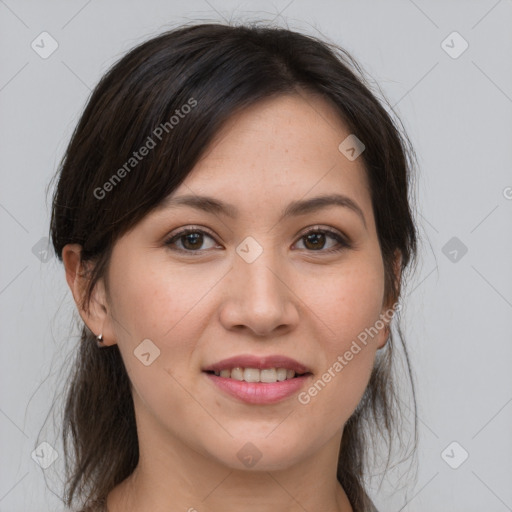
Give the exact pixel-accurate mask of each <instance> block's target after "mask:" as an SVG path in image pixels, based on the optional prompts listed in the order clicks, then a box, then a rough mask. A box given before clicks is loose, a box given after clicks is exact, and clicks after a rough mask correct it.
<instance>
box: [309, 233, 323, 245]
mask: <svg viewBox="0 0 512 512" xmlns="http://www.w3.org/2000/svg"><path fill="white" fill-rule="evenodd" d="M323 237H325V235H324V233H310V234H309V235H306V245H307V243H308V242H309V241H310V240H311V239H312V240H313V242H314V244H316V245H313V249H318V247H319V246H320V247H321V246H323V243H321V244H318V241H319V240H320V241H322V242H323Z"/></svg>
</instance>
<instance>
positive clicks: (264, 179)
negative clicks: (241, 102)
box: [159, 95, 371, 222]
mask: <svg viewBox="0 0 512 512" xmlns="http://www.w3.org/2000/svg"><path fill="white" fill-rule="evenodd" d="M349 135H350V131H349V130H348V129H347V127H346V126H345V125H344V123H343V121H342V120H341V118H340V117H339V115H338V113H337V111H336V110H335V107H334V106H333V105H332V104H331V103H329V102H327V101H325V100H324V99H323V98H321V97H319V96H318V95H293V96H291V95H290V96H279V97H275V98H270V99H266V100H264V101H262V102H259V103H257V104H255V105H253V106H251V107H249V108H246V109H244V110H242V111H240V112H238V113H237V114H235V115H233V116H232V117H231V118H230V119H229V120H228V121H227V122H226V123H225V124H224V126H223V127H222V129H221V130H220V131H219V132H218V133H217V135H216V136H215V138H214V139H213V141H212V143H211V144H210V145H209V147H208V149H207V150H206V151H205V153H204V154H203V156H202V158H201V159H200V160H199V161H198V162H197V164H196V165H195V167H194V168H193V170H192V171H191V172H190V174H189V175H188V176H187V178H186V179H185V180H184V182H183V183H182V184H181V185H180V186H179V187H178V188H177V189H176V190H175V191H174V192H173V193H172V194H171V196H170V197H168V198H167V200H166V201H164V202H163V203H162V204H161V206H160V208H167V207H169V205H170V204H171V202H172V200H173V199H175V198H180V197H181V198H183V196H189V199H191V198H190V196H192V197H193V196H194V195H196V196H208V197H210V198H214V199H218V200H220V201H222V202H227V203H230V204H233V205H234V206H235V208H232V210H234V211H236V215H232V217H233V218H234V217H241V216H246V217H247V218H250V219H252V218H254V215H255V212H257V213H258V214H261V215H263V214H264V212H270V214H273V212H274V211H275V214H276V215H281V216H282V215H283V213H285V208H286V207H287V206H290V205H292V203H297V201H299V200H303V201H304V200H307V199H311V198H314V197H318V196H321V195H322V196H325V195H331V196H334V195H338V196H339V195H343V196H344V197H345V198H347V199H348V201H347V202H348V203H350V201H352V202H353V203H354V204H355V205H356V208H352V210H353V211H354V212H356V210H357V207H359V209H360V210H361V211H362V212H365V211H366V214H365V216H368V215H370V214H371V202H370V194H369V189H368V183H367V176H366V170H365V168H364V163H363V160H362V158H357V159H355V160H353V161H351V160H349V159H348V158H347V157H346V156H345V155H344V154H343V153H342V152H340V150H339V145H340V143H341V142H342V141H343V140H344V139H346V137H347V136H349ZM192 202H193V200H192ZM189 203H190V201H189ZM196 203H197V201H196ZM178 204H179V202H178ZM181 204H186V202H182V203H181ZM211 206H212V205H211V204H210V205H209V207H211ZM160 208H159V209H160ZM213 208H215V206H213ZM349 208H350V205H349ZM356 213H357V212H356ZM358 215H359V216H360V217H362V215H360V213H358ZM363 222H364V220H363Z"/></svg>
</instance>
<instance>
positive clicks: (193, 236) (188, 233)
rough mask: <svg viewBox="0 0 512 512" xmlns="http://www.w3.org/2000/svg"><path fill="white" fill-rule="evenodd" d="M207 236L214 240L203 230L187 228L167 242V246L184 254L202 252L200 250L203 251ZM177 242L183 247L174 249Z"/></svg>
mask: <svg viewBox="0 0 512 512" xmlns="http://www.w3.org/2000/svg"><path fill="white" fill-rule="evenodd" d="M205 236H206V237H207V238H209V239H210V240H213V237H212V236H211V235H209V234H208V233H207V232H206V231H203V230H202V229H197V228H186V229H183V230H182V231H180V232H179V233H176V234H175V235H173V236H172V237H171V238H170V239H169V240H167V241H166V242H165V245H167V246H170V247H171V249H173V250H177V251H182V252H188V253H194V252H201V251H199V250H198V249H201V246H202V245H203V243H204V241H203V239H204V237H205ZM177 242H181V243H182V247H173V246H175V245H176V243H177Z"/></svg>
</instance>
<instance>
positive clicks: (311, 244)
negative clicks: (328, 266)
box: [301, 228, 350, 253]
mask: <svg viewBox="0 0 512 512" xmlns="http://www.w3.org/2000/svg"><path fill="white" fill-rule="evenodd" d="M329 239H331V240H334V241H335V242H336V244H334V248H332V247H331V248H329V249H326V250H323V249H324V247H325V245H326V241H328V240H329ZM301 240H304V246H305V247H306V249H308V251H309V252H311V251H316V252H327V253H330V252H337V251H341V250H343V249H347V248H349V247H350V244H349V243H348V242H347V241H346V240H345V238H344V237H342V236H341V235H340V234H339V233H337V232H335V231H331V230H329V229H318V228H315V229H312V230H310V231H308V232H307V233H306V234H305V235H302V237H301Z"/></svg>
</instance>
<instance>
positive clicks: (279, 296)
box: [220, 250, 300, 337]
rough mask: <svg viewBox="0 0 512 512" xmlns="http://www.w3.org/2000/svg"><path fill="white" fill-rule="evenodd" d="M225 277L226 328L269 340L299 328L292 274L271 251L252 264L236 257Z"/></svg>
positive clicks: (224, 306) (221, 318) (267, 251)
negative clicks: (245, 331)
mask: <svg viewBox="0 0 512 512" xmlns="http://www.w3.org/2000/svg"><path fill="white" fill-rule="evenodd" d="M226 278H227V279H226V280H225V282H224V286H225V296H226V297H227V299H226V301H225V302H224V303H223V306H222V310H221V312H220V321H221V323H222V324H223V325H224V327H225V328H226V329H228V330H234V329H236V330H239V331H240V330H247V331H250V332H251V333H252V334H253V335H256V336H260V337H263V336H267V337H268V336H272V335H275V334H277V333H278V332H279V334H283V333H285V332H288V331H289V330H293V328H294V327H295V326H296V325H297V323H298V320H299V310H298V304H299V302H300V301H299V299H298V298H297V296H296V295H295V294H294V292H293V282H292V281H293V279H292V277H291V271H290V270H289V269H288V270H287V269H286V265H285V263H284V262H282V261H281V262H280V261H278V260H277V258H276V257H275V255H274V253H273V252H272V251H271V250H264V251H263V252H262V253H261V254H260V255H259V256H258V258H256V260H255V261H252V262H251V263H249V262H247V261H245V260H244V259H243V258H242V257H240V256H239V255H238V254H236V255H235V259H234V262H233V267H232V268H231V271H230V272H229V273H228V275H227V276H226Z"/></svg>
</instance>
